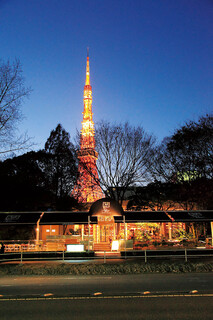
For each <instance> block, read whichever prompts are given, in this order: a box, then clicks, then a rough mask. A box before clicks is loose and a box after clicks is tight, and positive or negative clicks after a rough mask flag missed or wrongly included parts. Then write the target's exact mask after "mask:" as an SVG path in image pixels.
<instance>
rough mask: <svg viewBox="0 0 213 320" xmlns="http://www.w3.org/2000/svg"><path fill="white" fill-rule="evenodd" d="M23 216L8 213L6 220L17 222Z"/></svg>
mask: <svg viewBox="0 0 213 320" xmlns="http://www.w3.org/2000/svg"><path fill="white" fill-rule="evenodd" d="M20 217H21V216H20V215H19V214H8V215H7V216H6V218H5V220H4V221H5V222H16V221H18V220H19V218H20Z"/></svg>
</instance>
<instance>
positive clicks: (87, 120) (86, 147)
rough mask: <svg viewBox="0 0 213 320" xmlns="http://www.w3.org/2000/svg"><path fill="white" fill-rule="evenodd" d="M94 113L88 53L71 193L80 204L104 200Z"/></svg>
mask: <svg viewBox="0 0 213 320" xmlns="http://www.w3.org/2000/svg"><path fill="white" fill-rule="evenodd" d="M92 116H93V113H92V87H91V85H90V67H89V54H88V52H87V63H86V81H85V86H84V111H83V121H82V129H81V134H80V150H79V151H78V153H77V155H78V161H79V164H78V178H77V183H76V185H75V186H74V189H73V191H72V193H71V196H73V197H74V198H76V199H77V200H78V202H83V203H86V202H94V201H96V200H98V199H101V198H103V192H102V190H101V188H100V185H99V178H98V172H97V167H96V161H97V159H98V153H97V151H96V150H95V130H94V122H93V118H92Z"/></svg>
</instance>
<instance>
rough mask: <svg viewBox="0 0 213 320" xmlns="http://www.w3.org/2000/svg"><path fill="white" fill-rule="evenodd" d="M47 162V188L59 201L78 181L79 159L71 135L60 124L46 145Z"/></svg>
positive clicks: (52, 132)
mask: <svg viewBox="0 0 213 320" xmlns="http://www.w3.org/2000/svg"><path fill="white" fill-rule="evenodd" d="M45 152H46V154H47V161H46V163H45V175H46V177H47V185H46V187H47V188H48V189H49V190H51V191H52V192H53V193H54V194H55V196H56V198H57V199H60V198H63V197H65V196H67V195H68V194H70V193H71V190H72V188H73V186H74V184H75V181H76V174H77V158H76V152H75V148H74V145H73V144H72V143H71V142H70V135H69V133H68V132H66V131H65V129H64V128H63V127H62V126H61V124H58V125H57V127H56V129H55V130H52V131H51V133H50V136H49V138H48V139H47V142H46V143H45Z"/></svg>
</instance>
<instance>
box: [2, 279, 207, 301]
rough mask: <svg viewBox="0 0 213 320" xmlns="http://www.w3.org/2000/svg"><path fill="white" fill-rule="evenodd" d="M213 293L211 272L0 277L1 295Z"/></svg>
mask: <svg viewBox="0 0 213 320" xmlns="http://www.w3.org/2000/svg"><path fill="white" fill-rule="evenodd" d="M193 290H197V291H198V292H199V293H213V274H211V273H185V274H184V273H183V274H139V275H111V276H94V275H93V276H73V275H65V276H41V277H40V276H34V277H30V276H25V277H24V276H14V277H12V276H10V277H3V278H0V295H2V296H3V297H5V298H6V297H9V298H10V297H17V296H18V297H30V296H37V297H41V296H43V295H44V294H48V293H51V294H53V295H54V296H76V295H77V296H81V295H83V296H85V295H87V296H91V295H94V294H95V293H97V292H101V293H102V294H103V295H129V294H137V293H143V292H146V291H149V292H151V293H189V292H190V291H193Z"/></svg>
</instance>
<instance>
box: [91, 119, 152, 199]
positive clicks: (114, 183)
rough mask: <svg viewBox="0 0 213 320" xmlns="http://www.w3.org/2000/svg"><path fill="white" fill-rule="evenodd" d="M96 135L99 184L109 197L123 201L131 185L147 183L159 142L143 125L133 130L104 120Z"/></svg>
mask: <svg viewBox="0 0 213 320" xmlns="http://www.w3.org/2000/svg"><path fill="white" fill-rule="evenodd" d="M95 132H96V133H95V138H96V150H97V152H98V160H97V169H98V175H99V181H97V183H99V184H100V186H101V187H102V190H103V191H104V193H105V194H106V195H107V196H110V197H111V198H114V199H116V200H118V201H120V202H122V201H123V199H124V195H125V193H126V191H127V189H128V188H129V187H130V186H132V185H135V184H142V183H144V182H145V181H146V180H147V177H148V172H149V165H150V161H151V159H152V156H153V145H154V143H155V139H154V138H153V136H152V135H149V134H147V133H146V132H145V131H144V129H143V128H142V127H141V126H138V127H132V126H130V125H129V124H128V123H125V124H118V125H117V124H110V123H109V122H106V121H101V122H100V123H98V124H97V126H96V128H95ZM90 174H91V175H92V172H90Z"/></svg>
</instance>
